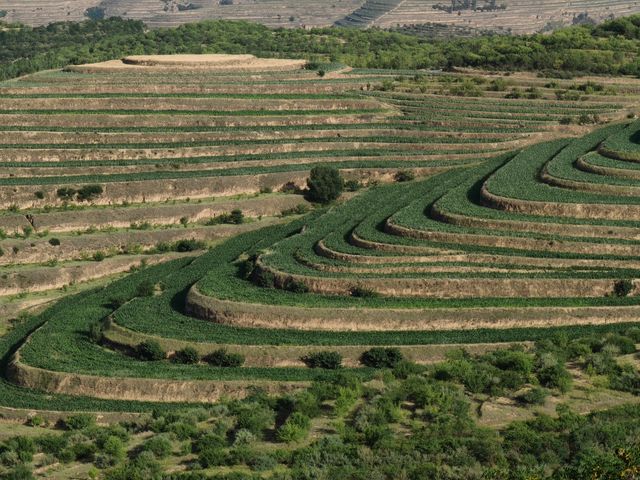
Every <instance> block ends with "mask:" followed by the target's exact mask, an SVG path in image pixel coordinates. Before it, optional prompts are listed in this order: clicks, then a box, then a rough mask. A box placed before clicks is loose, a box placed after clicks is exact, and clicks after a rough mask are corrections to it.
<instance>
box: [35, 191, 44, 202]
mask: <svg viewBox="0 0 640 480" xmlns="http://www.w3.org/2000/svg"><path fill="white" fill-rule="evenodd" d="M34 195H35V196H36V198H37V199H38V200H42V199H43V198H44V192H43V191H42V190H38V191H37V192H36V193H34Z"/></svg>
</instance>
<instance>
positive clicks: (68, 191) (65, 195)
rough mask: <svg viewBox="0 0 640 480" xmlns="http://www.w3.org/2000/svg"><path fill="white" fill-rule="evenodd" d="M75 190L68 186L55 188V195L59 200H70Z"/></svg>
mask: <svg viewBox="0 0 640 480" xmlns="http://www.w3.org/2000/svg"><path fill="white" fill-rule="evenodd" d="M76 192H77V191H76V190H75V189H73V188H69V187H63V188H59V189H58V190H56V195H57V196H58V198H60V199H61V200H72V199H73V196H74V195H75V194H76Z"/></svg>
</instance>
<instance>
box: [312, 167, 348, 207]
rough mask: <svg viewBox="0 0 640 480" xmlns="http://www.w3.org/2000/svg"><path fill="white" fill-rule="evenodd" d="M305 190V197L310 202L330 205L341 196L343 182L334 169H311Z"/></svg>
mask: <svg viewBox="0 0 640 480" xmlns="http://www.w3.org/2000/svg"><path fill="white" fill-rule="evenodd" d="M307 188H308V192H307V196H308V197H309V200H311V201H312V202H318V203H330V202H332V201H334V200H336V199H337V198H338V197H339V196H340V195H341V194H342V190H343V188H344V181H343V179H342V176H341V175H340V172H339V171H338V170H337V169H335V168H332V167H313V168H312V169H311V173H310V174H309V178H308V179H307Z"/></svg>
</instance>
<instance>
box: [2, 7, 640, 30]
mask: <svg viewBox="0 0 640 480" xmlns="http://www.w3.org/2000/svg"><path fill="white" fill-rule="evenodd" d="M0 12H5V15H4V18H3V20H4V21H8V22H22V23H25V24H28V25H42V24H47V23H50V22H57V21H64V20H82V19H83V18H87V17H91V18H102V17H109V16H120V17H122V18H132V19H137V20H142V21H144V22H145V23H146V24H147V25H149V26H151V27H168V26H176V25H179V24H182V23H188V22H195V21H199V20H204V19H218V18H225V19H234V20H249V21H254V22H258V23H262V24H264V25H268V26H270V27H300V26H307V27H312V26H328V25H333V24H337V25H344V26H354V27H360V28H366V27H369V26H379V27H383V28H397V27H404V26H408V25H411V26H415V25H421V24H431V25H433V24H441V25H449V26H451V27H453V28H452V30H451V31H452V32H454V33H455V32H458V31H461V30H460V29H465V30H467V31H485V30H492V31H499V32H504V33H509V32H512V33H533V32H539V31H547V30H553V29H555V28H558V27H560V26H565V25H571V24H574V23H580V22H601V21H603V20H606V19H609V18H615V17H620V16H625V15H631V14H634V13H638V12H640V1H628V0H572V1H562V0H538V1H536V2H532V1H530V0H366V1H365V0H331V1H324V2H323V1H322V0H313V1H312V0H62V1H58V2H53V3H52V2H49V1H47V0H0ZM410 30H411V29H410Z"/></svg>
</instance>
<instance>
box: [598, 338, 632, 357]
mask: <svg viewBox="0 0 640 480" xmlns="http://www.w3.org/2000/svg"><path fill="white" fill-rule="evenodd" d="M604 344H605V345H613V346H615V347H616V349H617V350H618V352H619V353H620V354H622V355H629V354H631V353H635V352H636V344H635V342H634V340H633V339H631V338H629V337H625V336H623V335H615V334H611V335H608V336H607V338H606V339H605V341H604Z"/></svg>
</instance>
